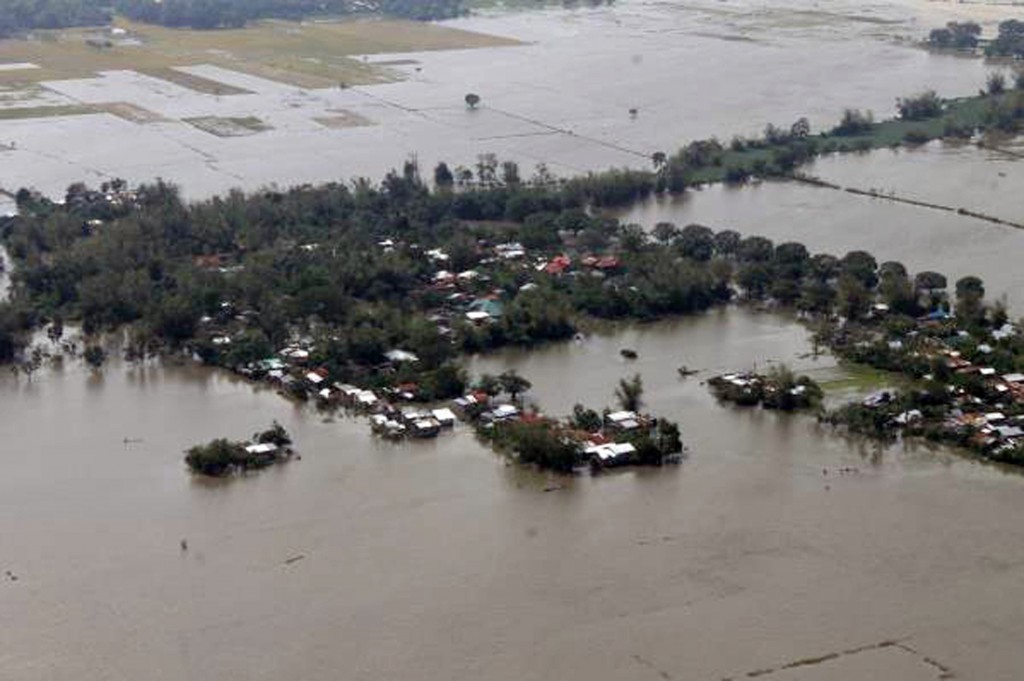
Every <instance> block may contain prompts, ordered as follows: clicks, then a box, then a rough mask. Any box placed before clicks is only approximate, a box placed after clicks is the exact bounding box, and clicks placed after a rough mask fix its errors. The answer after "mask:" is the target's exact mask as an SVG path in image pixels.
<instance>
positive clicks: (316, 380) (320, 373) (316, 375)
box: [306, 369, 327, 388]
mask: <svg viewBox="0 0 1024 681" xmlns="http://www.w3.org/2000/svg"><path fill="white" fill-rule="evenodd" d="M326 373H327V372H326V371H324V370H323V369H317V370H316V371H310V372H309V373H307V374H306V381H307V382H308V383H309V384H310V385H312V386H313V387H314V388H316V387H319V386H320V384H321V383H323V382H324V381H326V380H327V376H326V375H325V374H326Z"/></svg>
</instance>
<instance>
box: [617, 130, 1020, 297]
mask: <svg viewBox="0 0 1024 681" xmlns="http://www.w3.org/2000/svg"><path fill="white" fill-rule="evenodd" d="M1007 148H1008V149H1009V150H1010V151H1014V149H1016V147H1014V146H1008V147H1007ZM803 170H805V171H806V172H808V173H809V174H811V175H816V176H818V177H821V178H823V179H826V180H828V181H830V182H833V183H835V184H838V185H841V186H843V187H854V188H859V189H874V190H876V191H883V192H892V193H894V194H895V195H897V196H900V197H905V198H909V199H912V200H918V201H926V202H930V203H936V204H940V205H945V206H949V207H952V208H967V209H969V210H972V211H975V212H979V213H984V214H987V215H991V216H994V217H997V218H1001V219H1003V220H1008V221H1012V222H1017V223H1020V222H1022V220H1021V215H1024V197H1022V195H1021V192H1020V186H1021V182H1022V181H1024V167H1022V166H1021V164H1020V163H1019V161H1018V160H1017V159H1016V158H1015V157H1013V156H1009V155H1007V154H1006V153H1004V152H1000V151H993V150H988V149H978V148H976V147H974V146H970V145H962V144H954V145H949V144H942V143H934V144H930V145H928V146H927V147H924V148H921V149H915V150H900V151H889V150H882V151H875V152H871V153H867V154H857V155H844V156H841V157H840V156H833V157H828V158H824V159H821V160H819V161H817V162H815V163H813V164H811V165H809V166H807V167H806V168H804V169H803ZM616 215H618V216H619V217H620V218H622V219H623V220H625V221H628V222H637V223H640V224H643V225H645V226H647V227H651V226H653V225H654V224H656V223H658V222H661V221H669V222H674V223H676V224H678V225H679V226H683V225H686V224H690V223H700V224H705V225H708V226H710V227H712V228H714V229H725V228H731V229H736V230H738V231H739V232H741V233H743V234H760V235H763V236H767V237H769V238H771V239H774V240H775V241H776V242H782V241H799V242H801V243H804V244H806V245H807V247H808V248H809V249H811V250H812V251H820V252H826V253H833V254H836V255H839V256H841V255H843V254H845V253H846V252H848V251H850V250H855V249H863V250H867V251H869V252H871V253H873V254H874V255H875V256H876V257H878V258H879V259H880V260H889V259H893V260H899V261H901V262H903V263H904V264H905V265H906V266H907V267H908V268H909V269H910V270H911V271H922V270H935V271H938V272H942V273H944V274H946V275H947V276H948V277H950V281H955V280H956V279H957V278H959V277H961V276H965V275H968V274H974V275H978V276H980V277H982V278H983V279H984V280H985V282H986V284H987V286H986V288H987V293H988V296H989V298H990V299H992V300H995V299H996V298H998V297H1001V296H1004V295H1005V296H1006V298H1007V301H1008V302H1009V303H1010V307H1011V309H1012V310H1015V311H1017V313H1018V314H1019V313H1020V310H1021V309H1022V308H1024V268H1021V267H1020V263H1019V254H1020V253H1022V252H1024V229H1020V228H1016V227H1012V226H1008V225H998V224H994V223H991V222H987V221H984V220H979V219H975V218H971V217H966V216H962V215H957V214H956V213H950V212H945V211H938V210H933V209H929V208H922V207H919V206H913V205H908V204H904V203H897V202H893V201H888V200H885V199H878V198H870V197H865V196H858V195H855V194H850V193H847V192H843V191H836V190H833V189H826V188H821V187H815V186H810V185H805V184H798V183H794V182H764V183H760V184H756V185H752V186H745V187H727V186H724V185H718V186H713V187H707V188H704V189H701V190H698V191H691V192H688V193H686V194H685V195H683V196H680V197H673V198H658V199H652V200H650V201H647V202H644V203H641V204H638V205H637V206H634V207H632V208H629V209H627V210H624V211H620V212H617V213H616Z"/></svg>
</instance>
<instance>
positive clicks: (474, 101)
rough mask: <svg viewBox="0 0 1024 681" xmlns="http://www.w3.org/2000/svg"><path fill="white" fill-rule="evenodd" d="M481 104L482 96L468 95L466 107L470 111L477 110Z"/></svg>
mask: <svg viewBox="0 0 1024 681" xmlns="http://www.w3.org/2000/svg"><path fill="white" fill-rule="evenodd" d="M479 103H480V95H478V94H474V93H472V92H470V93H469V94H467V95H466V106H468V107H469V108H470V109H476V107H477V105H478V104H479Z"/></svg>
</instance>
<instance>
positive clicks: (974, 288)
mask: <svg viewBox="0 0 1024 681" xmlns="http://www.w3.org/2000/svg"><path fill="white" fill-rule="evenodd" d="M984 298H985V284H984V282H982V280H981V279H979V278H978V277H974V276H967V277H963V278H961V279H959V280H957V282H956V315H957V317H958V318H960V319H961V320H963V321H964V322H966V323H969V324H970V323H977V322H979V321H980V320H981V318H982V316H983V315H984V313H985V306H984V304H983V302H982V301H983V300H984Z"/></svg>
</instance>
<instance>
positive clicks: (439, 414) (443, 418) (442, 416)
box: [430, 408, 455, 426]
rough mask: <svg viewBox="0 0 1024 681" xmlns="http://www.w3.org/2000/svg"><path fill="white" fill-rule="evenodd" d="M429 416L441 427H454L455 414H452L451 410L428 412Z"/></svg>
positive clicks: (442, 409)
mask: <svg viewBox="0 0 1024 681" xmlns="http://www.w3.org/2000/svg"><path fill="white" fill-rule="evenodd" d="M430 414H431V416H433V417H434V419H435V420H437V422H438V423H440V424H441V425H442V426H452V425H455V412H453V411H452V410H451V409H447V408H441V409H434V410H433V411H431V412H430Z"/></svg>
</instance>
